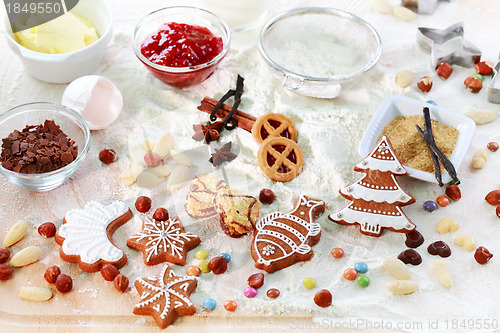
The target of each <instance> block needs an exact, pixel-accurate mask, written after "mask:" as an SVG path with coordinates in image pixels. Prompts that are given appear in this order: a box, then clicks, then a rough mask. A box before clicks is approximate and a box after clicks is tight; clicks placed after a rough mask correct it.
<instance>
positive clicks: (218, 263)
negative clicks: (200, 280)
mask: <svg viewBox="0 0 500 333" xmlns="http://www.w3.org/2000/svg"><path fill="white" fill-rule="evenodd" d="M208 266H209V267H210V269H211V270H212V272H214V274H217V275H218V274H222V273H224V272H225V271H227V262H226V258H224V257H222V256H221V257H214V258H212V260H210V262H209V263H208Z"/></svg>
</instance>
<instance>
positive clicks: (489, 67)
mask: <svg viewBox="0 0 500 333" xmlns="http://www.w3.org/2000/svg"><path fill="white" fill-rule="evenodd" d="M493 66H495V65H494V64H493V63H492V62H491V61H481V62H478V63H477V64H476V73H478V74H481V75H490V74H491V73H493Z"/></svg>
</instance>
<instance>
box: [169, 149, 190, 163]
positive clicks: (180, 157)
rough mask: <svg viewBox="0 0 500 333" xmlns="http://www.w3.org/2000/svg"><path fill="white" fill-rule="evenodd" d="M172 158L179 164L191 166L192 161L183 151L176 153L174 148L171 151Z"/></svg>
mask: <svg viewBox="0 0 500 333" xmlns="http://www.w3.org/2000/svg"><path fill="white" fill-rule="evenodd" d="M171 154H172V158H173V159H174V161H176V162H177V163H179V164H182V165H185V166H188V167H190V166H193V161H191V159H190V158H189V157H188V156H187V155H186V154H184V153H178V152H176V151H175V150H172V151H171Z"/></svg>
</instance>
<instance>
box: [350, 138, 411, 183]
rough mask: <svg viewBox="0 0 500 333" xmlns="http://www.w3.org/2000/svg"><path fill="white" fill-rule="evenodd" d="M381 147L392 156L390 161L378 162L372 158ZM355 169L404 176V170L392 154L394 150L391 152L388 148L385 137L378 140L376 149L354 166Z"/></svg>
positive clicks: (378, 160)
mask: <svg viewBox="0 0 500 333" xmlns="http://www.w3.org/2000/svg"><path fill="white" fill-rule="evenodd" d="M381 145H384V146H385V147H386V148H387V149H388V151H390V154H391V155H392V158H393V159H391V160H385V159H384V160H380V159H376V158H374V157H372V156H374V155H375V154H376V152H377V150H378V149H379V147H380V146H381ZM356 168H359V169H363V170H367V169H370V170H378V171H381V172H388V171H390V172H392V173H395V174H398V175H404V174H406V170H405V168H404V167H403V166H402V165H401V163H400V162H399V161H398V159H397V158H396V154H395V153H394V150H392V148H391V147H389V144H388V143H387V137H385V136H383V137H382V139H380V142H379V143H378V145H377V147H375V148H374V149H373V150H372V152H371V153H370V154H369V155H368V157H366V158H365V159H364V160H363V161H361V162H360V163H358V164H357V165H356Z"/></svg>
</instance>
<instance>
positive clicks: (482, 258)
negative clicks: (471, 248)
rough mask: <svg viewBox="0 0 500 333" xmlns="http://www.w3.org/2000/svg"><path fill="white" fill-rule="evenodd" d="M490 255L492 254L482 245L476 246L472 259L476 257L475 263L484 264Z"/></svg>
mask: <svg viewBox="0 0 500 333" xmlns="http://www.w3.org/2000/svg"><path fill="white" fill-rule="evenodd" d="M492 257H493V254H492V253H491V252H490V251H488V249H487V248H485V247H483V246H480V247H478V248H477V249H476V252H475V253H474V259H476V261H477V263H478V264H481V265H484V264H486V263H487V262H488V261H489V260H490V259H491V258H492Z"/></svg>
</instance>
